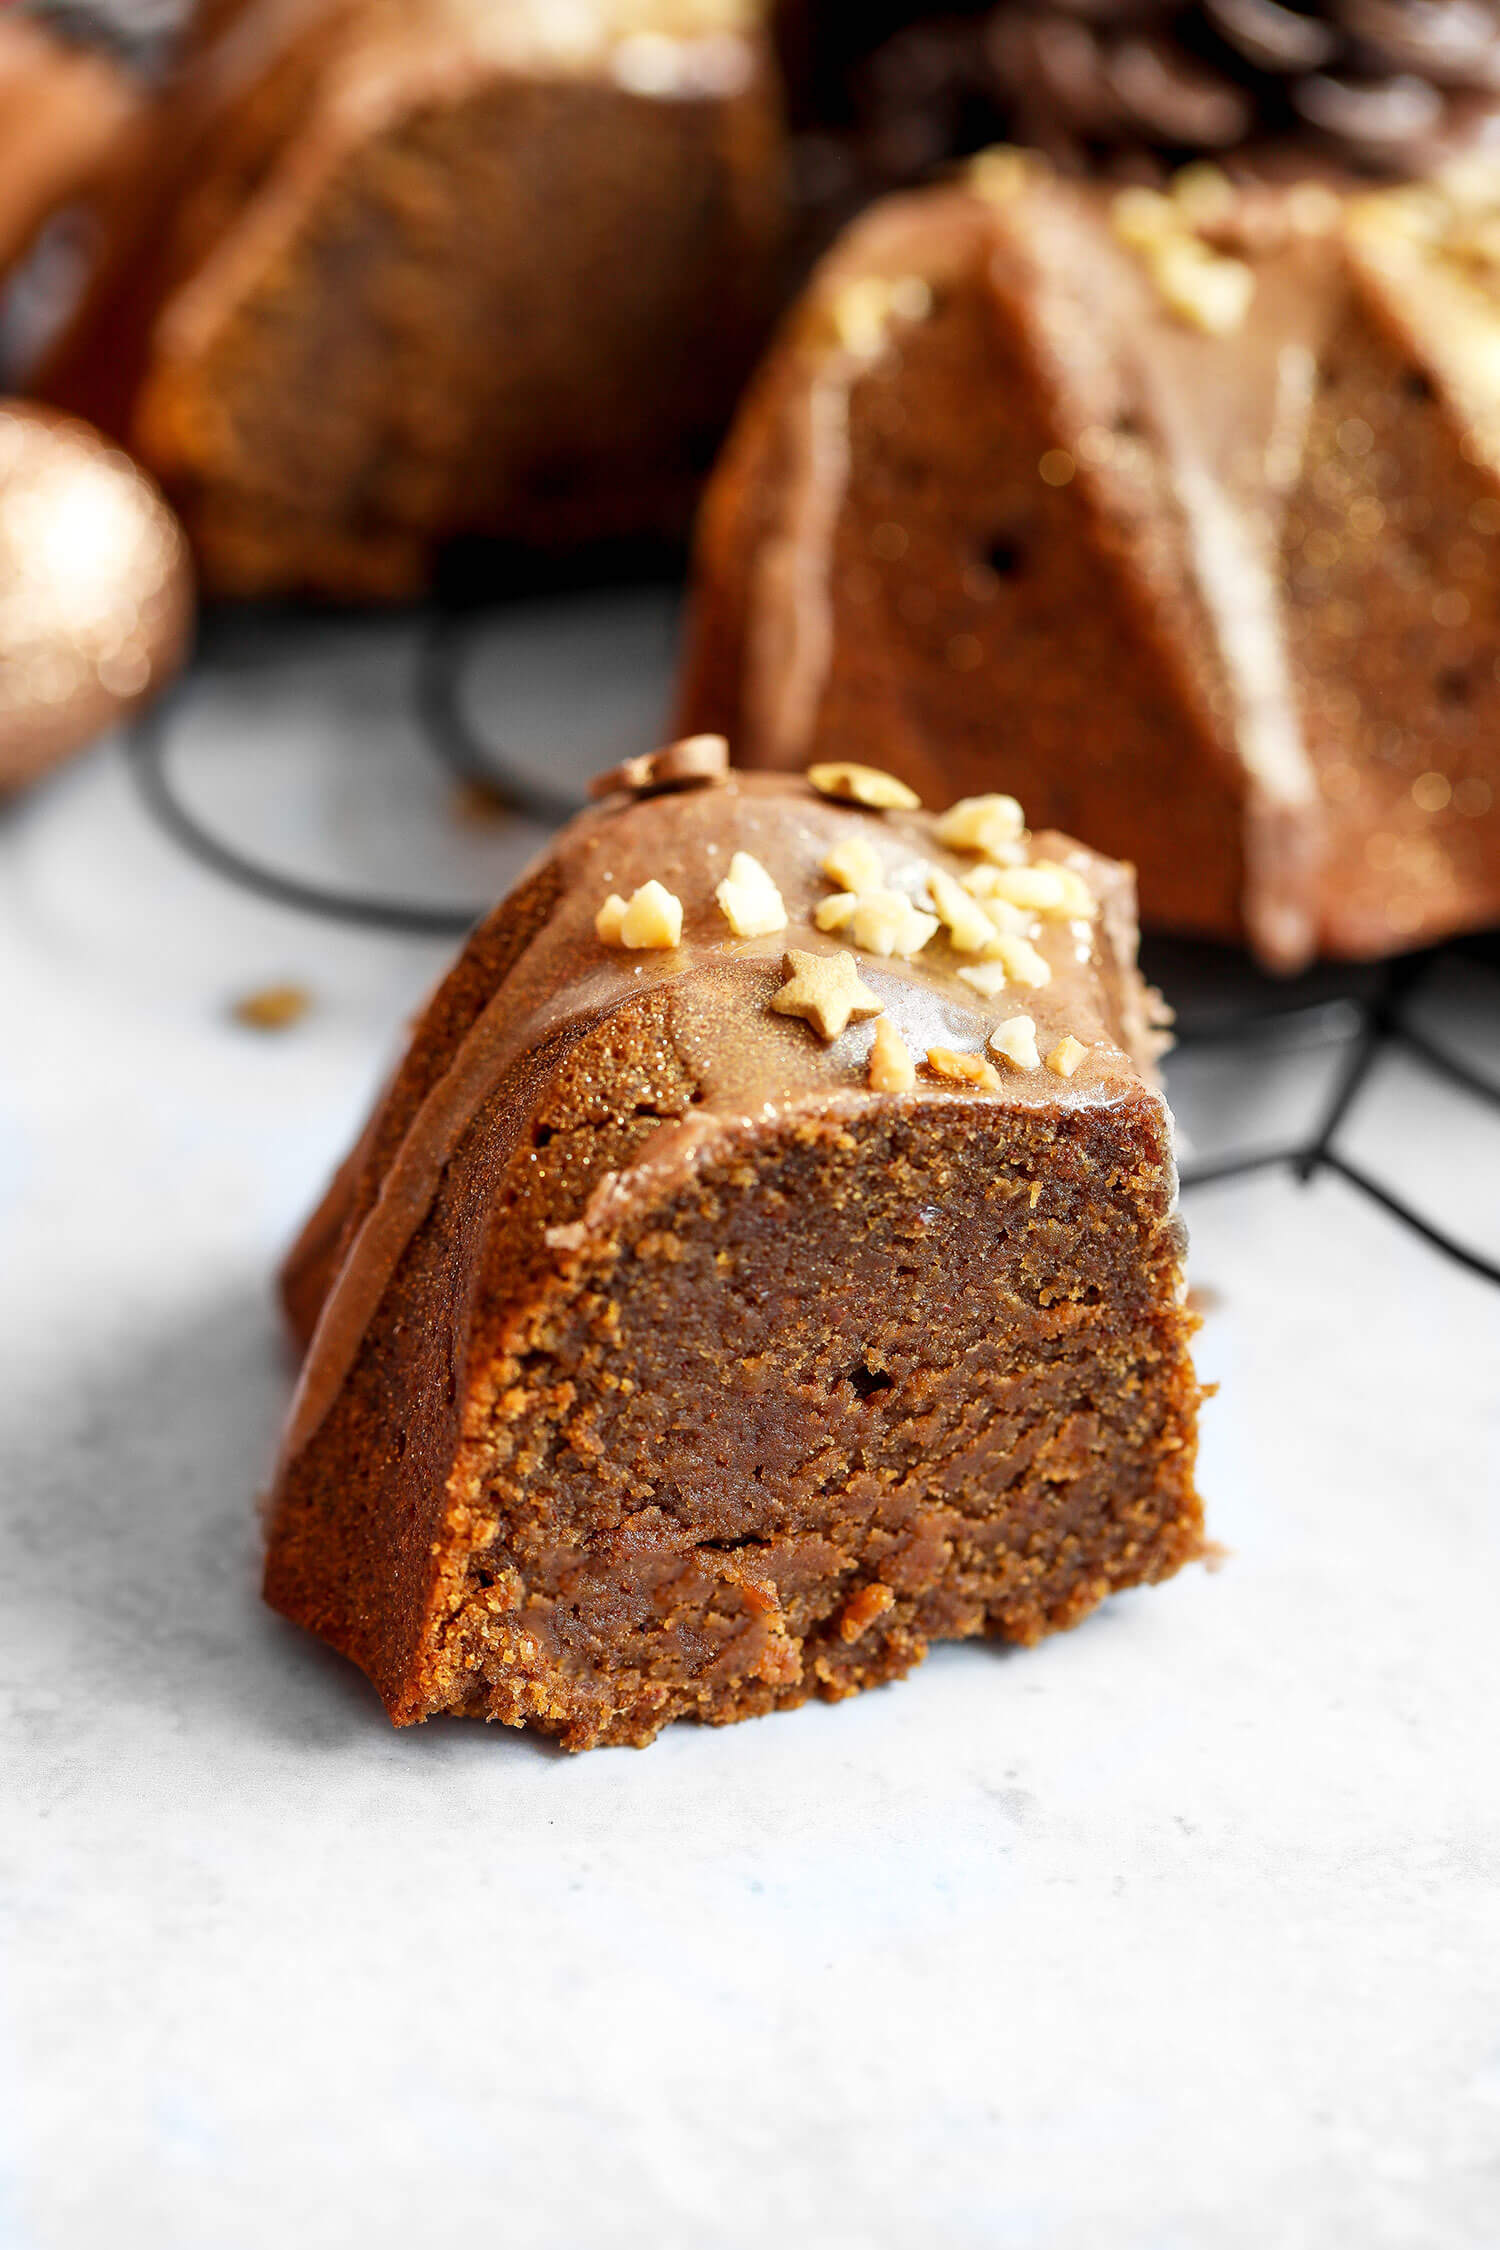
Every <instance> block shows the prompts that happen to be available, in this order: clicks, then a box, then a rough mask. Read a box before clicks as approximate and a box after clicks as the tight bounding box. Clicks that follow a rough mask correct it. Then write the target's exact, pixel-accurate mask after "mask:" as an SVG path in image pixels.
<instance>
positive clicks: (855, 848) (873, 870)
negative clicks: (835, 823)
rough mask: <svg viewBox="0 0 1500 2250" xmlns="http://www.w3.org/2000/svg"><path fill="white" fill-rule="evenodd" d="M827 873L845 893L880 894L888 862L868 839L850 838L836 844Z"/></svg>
mask: <svg viewBox="0 0 1500 2250" xmlns="http://www.w3.org/2000/svg"><path fill="white" fill-rule="evenodd" d="M823 873H824V874H825V875H826V876H827V877H828V880H829V882H830V883H837V884H838V887H839V889H840V890H841V891H878V890H881V889H883V888H884V885H885V862H884V861H883V860H882V859H881V856H880V854H879V852H878V851H876V849H875V846H874V845H873V844H872V843H871V842H870V839H869V837H868V836H846V837H845V838H844V840H843V842H842V843H839V844H835V845H834V847H833V850H832V851H831V852H830V853H829V854H828V857H827V858H826V859H825V860H824V862H823Z"/></svg>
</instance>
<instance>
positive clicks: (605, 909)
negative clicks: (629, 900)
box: [594, 891, 625, 945]
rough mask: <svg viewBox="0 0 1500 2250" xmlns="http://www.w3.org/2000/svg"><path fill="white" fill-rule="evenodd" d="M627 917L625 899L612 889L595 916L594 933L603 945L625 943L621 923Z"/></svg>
mask: <svg viewBox="0 0 1500 2250" xmlns="http://www.w3.org/2000/svg"><path fill="white" fill-rule="evenodd" d="M624 919H625V901H624V899H622V898H621V896H620V894H619V892H618V891H611V892H610V894H609V896H608V898H607V899H606V900H605V901H604V904H603V905H602V906H601V907H600V909H599V911H598V913H597V914H596V915H595V916H594V935H595V937H596V938H598V940H599V942H600V944H601V945H623V944H624V942H625V941H624V939H623V938H622V937H621V935H620V925H621V923H622V922H623V921H624Z"/></svg>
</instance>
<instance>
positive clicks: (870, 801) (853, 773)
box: [807, 760, 922, 812]
mask: <svg viewBox="0 0 1500 2250" xmlns="http://www.w3.org/2000/svg"><path fill="white" fill-rule="evenodd" d="M807 778H808V780H809V781H810V782H811V783H812V785H813V787H814V789H816V790H817V792H818V795H819V796H820V797H832V798H833V799H834V800H835V801H836V802H837V803H838V804H841V805H864V806H865V807H867V809H868V810H870V811H872V812H916V811H917V810H919V808H920V806H921V803H922V800H921V798H920V797H919V796H918V795H917V793H916V791H915V790H914V789H908V788H907V786H906V783H905V782H904V781H898V780H897V779H896V776H895V775H894V774H893V773H882V772H881V771H880V769H879V767H878V766H856V765H851V764H850V763H849V762H848V761H847V760H842V761H840V762H838V763H836V764H832V765H826V766H809V767H808V769H807Z"/></svg>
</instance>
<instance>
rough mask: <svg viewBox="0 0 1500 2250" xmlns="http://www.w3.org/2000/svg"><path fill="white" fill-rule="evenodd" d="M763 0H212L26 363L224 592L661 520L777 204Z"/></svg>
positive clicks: (750, 330) (775, 126)
mask: <svg viewBox="0 0 1500 2250" xmlns="http://www.w3.org/2000/svg"><path fill="white" fill-rule="evenodd" d="M763 14H764V6H763V0H569V4H568V5H566V6H560V5H557V4H556V0H219V4H218V5H215V6H211V7H209V8H208V9H206V10H205V11H204V14H203V18H202V22H201V27H200V30H199V34H198V37H197V39H196V42H195V43H194V44H193V45H192V46H191V47H190V49H189V52H188V53H187V55H186V56H185V58H184V60H183V62H182V65H181V69H180V72H179V75H178V79H177V82H176V84H175V86H174V88H173V89H172V90H171V91H170V92H169V93H168V94H167V95H166V96H164V98H163V102H162V104H161V106H160V108H159V110H158V112H157V113H156V115H155V117H154V119H153V122H152V126H151V130H150V132H149V135H148V136H146V139H145V141H144V142H143V153H142V157H141V160H140V161H139V163H138V164H137V165H136V167H135V169H134V173H133V175H132V176H131V178H130V179H129V180H128V181H127V182H126V183H125V186H124V188H123V189H122V190H121V191H120V192H118V193H117V194H115V195H114V196H113V197H112V207H111V211H110V212H109V213H108V214H107V216H108V218H109V221H110V224H111V228H112V234H113V240H112V244H111V247H110V249H109V251H108V253H107V255H106V257H105V258H104V260H103V263H102V265H101V267H100V270H99V272H98V274H97V277H96V279H95V282H94V285H93V286H92V288H91V289H90V291H89V293H88V295H87V297H86V299H85V302H84V303H83V305H82V307H81V309H80V311H79V313H78V315H77V318H76V319H75V321H74V322H73V324H72V326H71V328H70V329H69V331H68V332H67V334H66V335H65V336H64V337H63V339H62V340H61V342H60V344H59V345H58V347H57V350H56V352H55V354H54V355H53V357H52V359H51V361H50V364H48V365H47V366H46V367H44V368H43V369H42V371H41V372H40V375H39V378H38V387H39V389H40V390H41V392H42V394H43V395H44V396H46V397H48V398H50V399H51V400H53V401H54V402H55V403H57V404H60V405H63V406H66V407H68V408H70V409H71V410H73V411H75V412H78V413H81V414H85V415H87V416H88V417H89V419H90V420H92V421H94V422H97V423H98V424H100V425H101V426H102V427H103V428H105V429H107V430H109V431H110V432H112V433H113V434H114V435H116V436H117V437H118V438H120V439H121V440H122V441H123V442H125V443H127V444H128V445H129V446H130V447H131V449H132V450H133V451H134V452H136V453H137V454H138V456H139V457H140V459H141V460H143V461H144V462H145V463H146V465H147V466H148V467H149V468H151V469H152V470H153V472H154V473H155V474H156V475H157V476H159V477H160V478H161V480H162V482H163V483H164V485H165V486H166V487H167V488H168V490H169V491H170V493H171V494H172V496H173V498H174V499H175V500H176V501H177V503H178V505H179V507H180V509H181V511H182V513H183V516H184V518H185V520H186V522H187V524H188V528H189V530H190V532H191V534H192V537H193V540H194V543H195V546H196V548H197V551H198V555H199V558H200V563H201V566H202V569H203V572H204V576H205V579H206V581H207V583H208V584H209V586H210V587H211V588H212V589H215V590H218V591H223V592H228V593H259V592H265V591H273V590H278V589H288V588H290V589H295V588H312V589H317V590H320V591H324V592H328V593H331V594H335V595H340V596H344V595H348V596H359V595H365V594H393V593H403V592H407V591H410V590H412V589H413V588H415V587H416V586H418V585H419V584H420V583H421V581H422V579H423V578H424V576H425V574H426V572H427V570H428V568H429V563H430V556H431V551H432V548H433V547H434V545H435V543H436V542H438V541H439V540H441V539H443V538H446V537H450V536H453V535H457V534H461V533H467V532H474V533H495V534H501V535H505V536H507V537H514V538H518V539H525V540H529V541H533V542H537V541H539V542H542V543H546V544H567V543H572V542H574V541H578V540H584V539H588V538H595V537H599V538H603V537H612V536H623V535H635V534H640V533H644V532H656V531H667V530H671V531H680V530H681V529H682V528H683V527H685V525H686V522H687V518H688V513H689V510H690V506H691V500H692V496H693V494H694V492H695V491H696V489H697V485H698V483H699V482H700V480H701V477H702V475H703V473H704V472H705V471H706V469H707V466H708V462H709V460H710V458H711V455H712V449H713V446H714V443H715V442H716V440H717V437H718V435H719V433H720V431H721V429H722V427H723V423H724V421H725V419H726V418H727V416H728V413H729V409H730V407H731V405H732V403H733V400H734V396H735V392H736V390H737V388H738V385H739V383H740V381H741V379H742V377H743V375H744V372H745V369H746V367H747V365H748V364H749V360H750V358H751V356H752V354H753V352H754V350H755V348H756V345H757V344H758V342H759V340H760V336H761V334H762V329H763V322H764V317H765V312H766V305H767V292H768V289H769V287H770V282H771V267H772V264H773V262H774V252H775V244H776V240H777V235H778V231H779V227H780V221H781V199H780V177H779V166H780V129H779V122H778V95H777V89H776V81H775V74H774V66H773V64H772V61H771V58H770V54H769V47H768V42H767V39H766V36H765V33H764V30H763V26H762V22H761V18H762V16H763Z"/></svg>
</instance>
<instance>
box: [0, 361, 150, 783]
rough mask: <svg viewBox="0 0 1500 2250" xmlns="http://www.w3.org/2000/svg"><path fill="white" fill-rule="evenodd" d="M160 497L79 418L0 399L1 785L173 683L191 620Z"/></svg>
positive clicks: (52, 760) (24, 776)
mask: <svg viewBox="0 0 1500 2250" xmlns="http://www.w3.org/2000/svg"><path fill="white" fill-rule="evenodd" d="M192 611H193V597H192V575H191V569H190V566H189V562H188V554H187V546H186V542H185V541H184V539H183V537H182V533H181V531H180V530H179V528H178V526H177V524H176V522H175V521H174V519H173V517H172V515H171V513H170V511H169V510H168V509H167V507H166V506H165V504H164V503H163V501H162V498H161V495H160V494H159V493H158V492H157V491H156V490H155V489H154V487H153V486H152V485H151V484H150V483H149V482H148V481H147V479H146V478H145V477H143V476H142V475H141V474H140V472H139V470H137V469H136V468H135V467H134V466H133V465H132V464H131V463H130V462H129V461H127V460H126V459H125V458H124V456H123V454H120V453H117V452H116V451H115V450H114V449H113V448H112V447H110V446H108V445H106V444H105V443H104V441H103V439H102V438H100V437H99V435H98V434H97V432H95V431H93V430H90V429H86V428H85V427H84V426H83V424H82V423H79V422H71V421H67V420H65V419H63V418H62V417H61V416H58V415H53V414H48V413H45V412H43V411H41V410H40V409H38V408H36V407H30V406H23V405H20V404H18V403H17V402H16V401H15V400H6V401H0V791H4V790H11V789H15V788H18V787H20V786H21V785H22V784H23V783H25V782H28V781H32V780H34V779H35V778H36V777H37V776H38V775H39V774H41V773H43V772H45V771H46V769H47V768H48V767H50V766H52V765H55V764H56V763H57V762H58V761H59V760H60V759H62V758H65V757H67V756H68V755H69V754H70V753H71V752H72V751H75V750H77V749H80V748H81V747H82V746H83V745H84V744H85V743H86V742H88V741H90V740H91V739H92V738H93V737H94V736H95V735H97V734H99V733H101V732H102V730H103V729H104V728H105V727H107V726H109V725H110V724H111V723H112V722H113V721H115V720H117V719H119V718H121V717H122V716H124V714H125V713H127V712H128V711H130V710H132V709H133V708H134V707H135V706H136V705H137V704H138V703H140V702H142V701H143V700H144V699H145V698H146V697H147V696H148V695H150V694H151V693H153V691H154V690H156V689H157V688H159V687H161V686H162V685H163V684H164V683H165V681H166V680H168V679H170V677H171V676H172V674H173V672H175V670H176V669H177V666H178V665H179V664H180V662H181V661H182V658H183V656H184V655H185V653H186V650H187V644H188V638H189V634H190V631H191V626H192Z"/></svg>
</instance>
